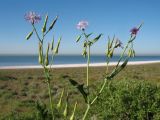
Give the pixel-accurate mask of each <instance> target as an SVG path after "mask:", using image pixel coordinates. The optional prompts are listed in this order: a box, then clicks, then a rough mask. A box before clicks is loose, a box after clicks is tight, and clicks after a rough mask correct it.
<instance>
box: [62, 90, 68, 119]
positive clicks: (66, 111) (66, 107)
mask: <svg viewBox="0 0 160 120" xmlns="http://www.w3.org/2000/svg"><path fill="white" fill-rule="evenodd" d="M67 114H68V92H67V99H66V105H65V109H64V112H63V115H64V117H67Z"/></svg>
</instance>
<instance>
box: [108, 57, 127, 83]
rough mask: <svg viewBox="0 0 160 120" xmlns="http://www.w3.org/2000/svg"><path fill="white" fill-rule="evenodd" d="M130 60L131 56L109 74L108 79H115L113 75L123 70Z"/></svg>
mask: <svg viewBox="0 0 160 120" xmlns="http://www.w3.org/2000/svg"><path fill="white" fill-rule="evenodd" d="M128 60H129V58H128V57H127V58H126V59H125V61H124V62H123V63H122V65H121V66H119V67H118V68H116V69H114V70H113V72H112V73H111V74H110V75H109V76H107V79H108V80H111V79H113V77H115V76H116V75H117V74H118V73H119V72H120V71H121V70H123V69H124V68H125V67H126V65H127V63H128Z"/></svg>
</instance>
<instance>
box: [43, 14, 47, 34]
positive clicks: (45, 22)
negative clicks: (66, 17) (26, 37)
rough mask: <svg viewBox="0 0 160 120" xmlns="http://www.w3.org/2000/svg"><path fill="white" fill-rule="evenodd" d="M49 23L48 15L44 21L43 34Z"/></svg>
mask: <svg viewBox="0 0 160 120" xmlns="http://www.w3.org/2000/svg"><path fill="white" fill-rule="evenodd" d="M47 21H48V15H46V18H45V21H44V25H43V27H42V32H43V33H44V32H46V25H47Z"/></svg>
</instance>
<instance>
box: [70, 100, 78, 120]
mask: <svg viewBox="0 0 160 120" xmlns="http://www.w3.org/2000/svg"><path fill="white" fill-rule="evenodd" d="M76 108H77V101H76V103H75V105H74V109H73V113H72V115H71V117H70V120H74V115H75V111H76Z"/></svg>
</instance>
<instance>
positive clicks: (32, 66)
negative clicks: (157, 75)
mask: <svg viewBox="0 0 160 120" xmlns="http://www.w3.org/2000/svg"><path fill="white" fill-rule="evenodd" d="M153 63H160V60H155V61H129V62H128V64H127V65H144V64H153ZM116 64H117V62H110V64H109V66H114V65H116ZM120 64H122V62H121V63H120ZM90 66H91V67H104V66H106V63H91V64H90ZM78 67H86V64H85V63H83V64H81V63H80V64H58V65H52V66H51V68H78ZM41 68H42V66H40V65H31V66H29V65H27V66H25V65H24V66H0V70H3V69H4V70H5V69H41Z"/></svg>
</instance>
